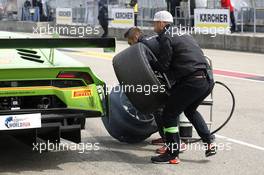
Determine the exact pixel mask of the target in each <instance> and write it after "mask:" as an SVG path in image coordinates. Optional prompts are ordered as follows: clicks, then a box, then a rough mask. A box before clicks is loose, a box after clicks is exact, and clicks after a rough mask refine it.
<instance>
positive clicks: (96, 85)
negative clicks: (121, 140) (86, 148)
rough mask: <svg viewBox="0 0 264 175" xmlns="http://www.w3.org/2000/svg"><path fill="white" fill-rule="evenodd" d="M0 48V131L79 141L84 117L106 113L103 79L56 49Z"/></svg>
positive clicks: (31, 139) (30, 137)
mask: <svg viewBox="0 0 264 175" xmlns="http://www.w3.org/2000/svg"><path fill="white" fill-rule="evenodd" d="M31 41H32V40H31ZM50 41H52V40H50ZM54 41H55V40H54ZM58 41H59V40H56V42H58ZM29 42H30V41H29ZM33 42H34V41H33ZM0 43H1V42H0ZM31 43H32V42H31ZM49 43H51V42H49ZM74 43H76V42H74V41H73V44H74ZM18 45H19V44H18ZM18 45H17V47H18ZM42 46H43V44H42V45H41V47H42ZM74 46H75V45H74ZM9 47H10V46H9ZM57 47H58V46H57ZM0 52H1V55H0V66H1V67H0V130H1V132H4V133H8V134H12V135H15V136H23V137H24V136H26V138H27V139H28V140H29V141H30V142H31V143H32V141H33V142H34V141H36V139H37V138H40V139H43V140H49V142H59V141H60V138H64V139H67V140H70V141H73V142H76V143H79V142H80V141H81V132H80V130H81V129H83V128H84V127H85V119H86V118H88V117H103V116H104V115H105V114H106V113H107V109H108V108H107V103H108V102H107V100H106V99H107V98H106V96H107V93H106V86H105V83H104V82H103V81H101V80H100V79H99V78H97V77H96V75H95V74H94V73H93V72H92V71H91V69H90V68H89V67H87V66H85V65H83V64H81V63H79V62H77V61H76V60H74V59H72V58H70V57H68V56H66V55H64V54H62V53H60V52H59V51H56V50H45V49H42V50H36V49H34V50H33V49H20V48H19V47H18V49H17V50H12V51H10V50H0ZM47 55H49V56H50V55H52V58H51V57H48V56H47Z"/></svg>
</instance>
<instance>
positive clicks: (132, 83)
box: [113, 43, 167, 113]
mask: <svg viewBox="0 0 264 175" xmlns="http://www.w3.org/2000/svg"><path fill="white" fill-rule="evenodd" d="M150 60H156V58H155V56H154V55H153V53H152V52H151V50H150V49H149V48H148V47H146V46H145V45H144V44H141V43H138V44H135V45H133V46H131V47H129V48H127V49H125V50H124V51H122V52H120V53H119V54H117V55H116V56H115V57H114V59H113V66H114V70H115V73H116V76H117V78H118V80H119V83H120V84H121V85H122V86H123V89H124V91H125V93H126V95H127V97H128V99H129V100H130V102H131V103H132V104H133V105H134V106H135V108H136V109H137V110H139V111H140V112H142V113H151V112H154V111H156V110H157V109H158V108H159V107H161V106H162V105H163V104H164V100H165V99H166V98H167V94H166V88H165V87H166V86H165V85H164V83H163V82H162V81H161V79H159V78H158V76H157V74H155V72H154V71H153V70H152V68H151V66H150V63H149V61H150ZM132 88H133V89H132ZM140 88H141V89H140ZM138 89H139V90H138ZM142 89H143V91H141V90H142ZM149 92H150V93H149Z"/></svg>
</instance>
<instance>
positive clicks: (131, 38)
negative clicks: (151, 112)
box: [124, 27, 164, 145]
mask: <svg viewBox="0 0 264 175" xmlns="http://www.w3.org/2000/svg"><path fill="white" fill-rule="evenodd" d="M157 37H158V35H153V36H146V35H144V34H143V32H142V31H141V30H140V29H139V28H137V27H131V28H130V29H128V30H127V32H126V33H125V34H124V38H126V39H127V42H128V44H129V45H134V44H136V43H139V42H140V43H143V44H144V45H146V46H147V47H148V48H149V49H150V50H151V51H152V53H153V54H154V55H155V57H158V56H159V43H158V41H157ZM150 64H151V63H150ZM151 66H152V67H155V66H157V65H155V64H154V63H153V64H151ZM157 113H158V114H157V115H155V121H156V123H157V125H158V130H159V133H160V136H161V137H162V138H160V139H157V140H153V141H152V144H154V145H155V144H162V143H164V141H163V137H164V134H163V128H162V127H163V126H162V120H161V115H160V113H161V111H158V112H157Z"/></svg>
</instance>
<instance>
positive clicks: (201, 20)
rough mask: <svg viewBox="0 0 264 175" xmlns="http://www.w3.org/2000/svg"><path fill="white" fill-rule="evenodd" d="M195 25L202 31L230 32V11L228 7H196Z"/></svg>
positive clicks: (197, 29) (196, 28)
mask: <svg viewBox="0 0 264 175" xmlns="http://www.w3.org/2000/svg"><path fill="white" fill-rule="evenodd" d="M194 27H195V30H196V31H201V32H208V33H221V34H223V33H229V32H230V12H229V10H228V9H195V10H194Z"/></svg>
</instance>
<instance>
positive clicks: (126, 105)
mask: <svg viewBox="0 0 264 175" xmlns="http://www.w3.org/2000/svg"><path fill="white" fill-rule="evenodd" d="M109 108H110V111H109V116H105V117H102V121H103V124H104V126H105V128H106V130H107V131H108V133H109V134H110V135H111V136H112V137H114V138H115V139H117V140H118V141H120V142H126V143H139V142H142V141H144V140H145V139H147V138H148V137H150V136H151V135H152V134H153V133H155V132H157V125H156V122H155V120H154V115H152V114H149V115H144V114H142V113H140V112H139V111H138V110H136V108H135V107H134V106H132V104H131V103H130V101H129V100H128V98H127V97H126V95H125V94H124V93H123V92H122V91H119V92H115V91H114V90H113V91H112V92H111V94H110V106H109Z"/></svg>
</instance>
